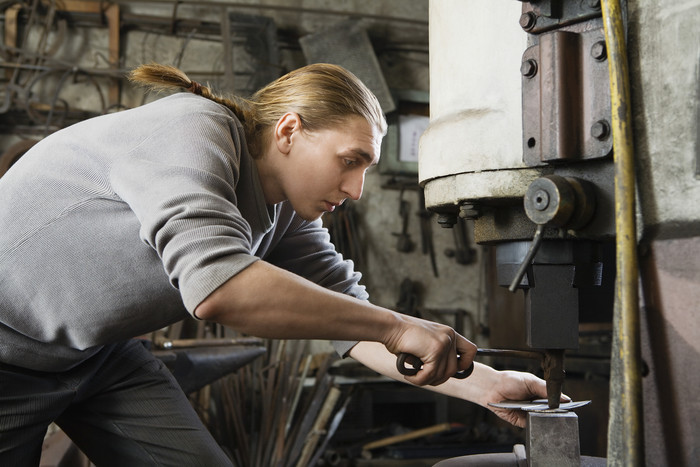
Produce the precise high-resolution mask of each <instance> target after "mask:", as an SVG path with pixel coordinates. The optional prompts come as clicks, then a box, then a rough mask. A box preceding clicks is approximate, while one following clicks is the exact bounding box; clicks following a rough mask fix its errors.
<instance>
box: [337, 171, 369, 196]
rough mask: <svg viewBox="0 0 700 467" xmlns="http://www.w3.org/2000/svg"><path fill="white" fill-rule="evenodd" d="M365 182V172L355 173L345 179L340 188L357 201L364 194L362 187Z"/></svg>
mask: <svg viewBox="0 0 700 467" xmlns="http://www.w3.org/2000/svg"><path fill="white" fill-rule="evenodd" d="M364 184H365V173H364V172H360V173H354V174H351V175H348V176H347V177H345V178H344V179H343V185H342V186H341V187H340V189H341V190H342V191H343V192H344V193H346V194H347V195H348V197H349V198H350V199H352V200H354V201H357V200H358V199H360V197H361V196H362V188H363V186H364Z"/></svg>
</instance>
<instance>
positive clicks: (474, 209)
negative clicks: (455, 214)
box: [459, 203, 481, 220]
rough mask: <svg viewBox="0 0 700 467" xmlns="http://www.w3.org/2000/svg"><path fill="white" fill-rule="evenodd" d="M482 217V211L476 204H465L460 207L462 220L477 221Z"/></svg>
mask: <svg viewBox="0 0 700 467" xmlns="http://www.w3.org/2000/svg"><path fill="white" fill-rule="evenodd" d="M479 216H481V209H479V207H478V206H477V205H475V204H470V203H464V204H462V205H461V206H460V207H459V217H461V218H462V219H472V220H473V219H476V218H478V217H479Z"/></svg>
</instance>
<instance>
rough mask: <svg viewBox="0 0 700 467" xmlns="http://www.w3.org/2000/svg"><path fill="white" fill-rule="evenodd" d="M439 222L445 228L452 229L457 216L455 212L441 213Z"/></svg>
mask: <svg viewBox="0 0 700 467" xmlns="http://www.w3.org/2000/svg"><path fill="white" fill-rule="evenodd" d="M437 223H438V224H439V225H440V227H442V228H443V229H451V228H452V227H454V226H455V224H456V223H457V216H456V215H455V214H439V215H438V219H437Z"/></svg>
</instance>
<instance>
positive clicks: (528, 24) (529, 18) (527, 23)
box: [519, 11, 537, 31]
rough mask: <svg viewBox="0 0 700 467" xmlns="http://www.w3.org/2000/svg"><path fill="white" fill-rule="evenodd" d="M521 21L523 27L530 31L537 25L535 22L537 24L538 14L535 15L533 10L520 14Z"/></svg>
mask: <svg viewBox="0 0 700 467" xmlns="http://www.w3.org/2000/svg"><path fill="white" fill-rule="evenodd" d="M519 23H520V27H521V28H523V29H524V30H526V31H529V30H531V29H532V28H534V27H535V24H537V15H535V14H534V13H533V12H531V11H528V12H527V13H523V14H522V15H520V21H519Z"/></svg>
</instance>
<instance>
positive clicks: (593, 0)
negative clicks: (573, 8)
mask: <svg viewBox="0 0 700 467" xmlns="http://www.w3.org/2000/svg"><path fill="white" fill-rule="evenodd" d="M585 3H586V5H587V6H588V8H591V9H592V10H600V0H586V2H585Z"/></svg>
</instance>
